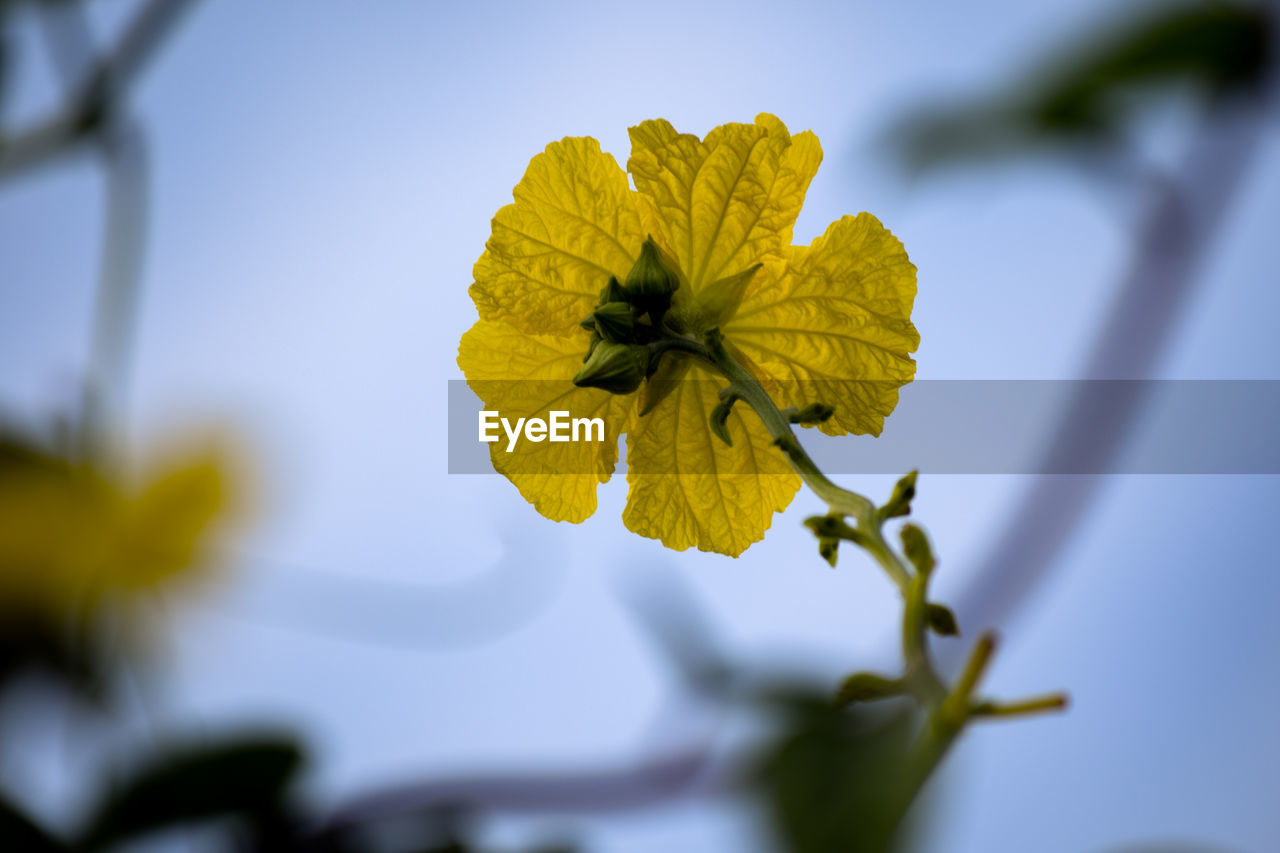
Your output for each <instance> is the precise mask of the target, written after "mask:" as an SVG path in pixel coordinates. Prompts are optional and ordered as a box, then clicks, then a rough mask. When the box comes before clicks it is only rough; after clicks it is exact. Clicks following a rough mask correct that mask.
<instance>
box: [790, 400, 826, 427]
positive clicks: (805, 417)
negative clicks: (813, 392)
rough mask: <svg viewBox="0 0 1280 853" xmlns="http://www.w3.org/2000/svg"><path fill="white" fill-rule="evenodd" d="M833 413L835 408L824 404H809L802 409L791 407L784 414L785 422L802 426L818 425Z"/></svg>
mask: <svg viewBox="0 0 1280 853" xmlns="http://www.w3.org/2000/svg"><path fill="white" fill-rule="evenodd" d="M835 413H836V407H835V406H828V405H827V404H826V403H810V404H809V405H807V406H805V407H804V408H803V409H797V408H795V407H794V406H793V407H791V408H790V409H788V410H787V411H786V412H785V414H786V416H787V420H789V421H791V423H793V424H801V425H802V426H811V425H813V424H820V423H822V422H823V421H826V420H829V419H830V418H831V416H832V415H834V414H835Z"/></svg>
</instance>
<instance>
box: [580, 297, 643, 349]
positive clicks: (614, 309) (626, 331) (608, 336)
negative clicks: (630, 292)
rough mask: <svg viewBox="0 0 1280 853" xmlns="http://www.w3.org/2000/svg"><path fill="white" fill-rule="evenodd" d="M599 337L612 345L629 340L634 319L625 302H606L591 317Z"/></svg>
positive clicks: (629, 307)
mask: <svg viewBox="0 0 1280 853" xmlns="http://www.w3.org/2000/svg"><path fill="white" fill-rule="evenodd" d="M591 319H592V320H594V321H595V328H596V330H597V331H599V332H600V336H601V337H602V338H604V339H605V340H606V341H610V342H612V343H625V342H627V341H629V340H630V339H631V330H632V329H633V328H634V327H635V318H634V317H632V316H631V306H630V305H628V304H627V303H625V302H606V303H605V304H604V305H601V306H600V307H599V308H597V309H596V310H595V312H594V313H593V314H592V315H591Z"/></svg>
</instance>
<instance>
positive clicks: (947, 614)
mask: <svg viewBox="0 0 1280 853" xmlns="http://www.w3.org/2000/svg"><path fill="white" fill-rule="evenodd" d="M924 621H925V624H926V625H928V626H929V630H931V631H933V633H935V634H937V635H938V636H940V637H958V636H960V625H959V624H958V623H957V622H956V615H955V614H954V613H952V612H951V608H950V607H947V606H946V605H945V604H934V603H933V602H929V603H928V604H926V605H925V608H924Z"/></svg>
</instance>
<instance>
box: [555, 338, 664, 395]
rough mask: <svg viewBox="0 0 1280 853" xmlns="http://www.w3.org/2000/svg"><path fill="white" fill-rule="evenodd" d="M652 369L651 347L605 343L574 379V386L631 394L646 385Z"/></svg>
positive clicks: (596, 349)
mask: <svg viewBox="0 0 1280 853" xmlns="http://www.w3.org/2000/svg"><path fill="white" fill-rule="evenodd" d="M648 366H649V349H648V347H644V346H640V345H638V344H617V343H611V342H610V341H601V342H600V343H598V344H597V345H596V346H595V348H594V349H593V350H592V351H591V354H590V357H589V358H588V359H587V363H586V364H584V365H582V369H581V370H579V371H578V374H577V375H576V376H574V377H573V384H574V385H577V386H578V387H580V388H601V389H603V390H605V391H608V392H609V393H611V394H630V393H631V392H632V391H635V390H636V389H637V388H639V387H640V383H642V382H644V376H645V371H646V369H647V368H648Z"/></svg>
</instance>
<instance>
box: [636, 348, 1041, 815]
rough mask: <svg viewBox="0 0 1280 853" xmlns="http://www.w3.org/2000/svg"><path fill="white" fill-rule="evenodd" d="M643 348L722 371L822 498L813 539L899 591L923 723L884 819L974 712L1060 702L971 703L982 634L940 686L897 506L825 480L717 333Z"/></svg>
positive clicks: (988, 644) (907, 663) (906, 804)
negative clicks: (853, 556)
mask: <svg viewBox="0 0 1280 853" xmlns="http://www.w3.org/2000/svg"><path fill="white" fill-rule="evenodd" d="M649 347H650V354H651V357H652V358H656V357H657V356H659V355H660V354H661V353H663V352H666V351H668V350H678V351H681V352H685V353H690V354H692V355H696V356H698V357H699V358H700V359H702V360H703V361H705V362H708V363H709V364H711V365H712V366H714V367H715V368H716V369H717V370H718V371H719V372H720V373H721V374H723V375H724V377H725V378H726V379H728V380H729V388H728V391H727V395H729V396H728V397H727V399H733V398H737V399H740V400H742V401H743V402H745V403H746V404H747V405H749V406H750V407H751V408H752V410H753V411H754V412H755V413H756V415H757V416H758V417H759V418H760V421H761V423H763V424H764V427H765V429H766V430H767V431H768V433H769V436H770V437H771V438H772V439H773V442H774V444H776V445H777V446H778V447H779V448H781V450H782V451H783V452H784V453H786V455H787V459H788V460H789V461H790V462H791V467H792V468H794V469H795V471H796V473H798V474H799V475H800V477H801V479H803V480H804V482H805V484H806V485H807V486H809V488H810V489H812V490H813V492H814V493H815V494H816V495H817V496H818V497H819V498H821V499H822V500H823V501H824V502H826V504H827V509H828V514H827V516H826V517H825V518H819V519H811V522H813V524H811V526H814V531H815V533H818V535H819V536H820V537H824V536H826V537H831V538H834V539H838V540H839V539H843V540H845V541H850V542H854V543H856V544H857V545H859V546H861V547H862V548H864V549H865V550H866V551H867V552H868V553H870V554H871V556H872V557H873V558H874V559H875V561H876V562H877V563H879V564H880V566H881V568H883V569H884V571H885V573H886V574H887V575H888V576H889V577H890V578H891V579H892V580H893V582H894V583H895V584H896V585H897V587H898V590H899V591H900V592H901V594H902V598H903V602H904V607H903V617H902V655H903V663H904V667H905V673H904V675H903V677H902V679H901V682H902V684H904V685H905V686H906V688H907V690H908V691H909V692H910V694H911V695H912V696H913V697H915V699H916V700H917V701H918V702H919V704H920V707H921V708H922V709H923V711H924V713H925V722H924V726H923V728H922V729H921V731H920V733H919V735H918V736H917V737H916V739H915V741H914V743H913V744H912V745H911V748H910V751H909V752H908V754H907V756H906V762H905V765H904V767H903V773H902V776H901V777H899V779H898V780H897V781H898V784H897V786H896V787H895V789H894V791H895V793H894V794H893V795H892V798H891V799H892V802H891V805H890V809H891V810H892V815H890V819H891V820H892V821H893V823H894V825H896V824H897V823H898V822H900V821H901V820H902V818H903V817H904V816H905V815H906V812H907V810H908V809H909V808H910V807H911V803H912V802H913V801H914V800H915V798H916V795H917V794H918V793H919V791H920V790H921V789H922V788H923V787H924V784H925V782H926V781H927V780H928V779H929V777H930V776H931V775H932V773H933V771H934V769H936V768H937V766H938V764H939V763H940V762H941V761H942V759H943V758H944V757H945V756H946V754H947V752H948V750H950V748H951V745H952V743H954V742H955V740H956V738H957V737H958V736H959V734H960V732H961V731H962V730H963V729H964V727H965V725H966V724H967V723H968V722H969V720H970V719H972V718H973V717H974V716H1004V715H1012V714H1025V713H1032V712H1035V711H1042V710H1049V709H1053V708H1061V707H1064V706H1065V701H1066V700H1065V698H1064V697H1062V696H1057V695H1055V696H1048V697H1043V698H1037V699H1032V700H1028V701H1025V702H1019V703H1015V704H1010V705H995V704H993V703H990V702H984V703H975V702H974V701H973V692H974V690H975V689H976V688H977V685H978V682H979V680H980V679H981V677H982V675H983V673H984V672H985V671H986V668H987V665H988V664H989V663H990V660H991V655H992V653H993V652H994V649H995V639H994V637H993V636H992V635H991V634H990V633H987V634H983V635H982V636H980V637H979V638H978V642H977V643H976V644H975V645H974V649H973V652H972V653H971V655H970V657H969V661H968V663H967V664H966V666H965V670H964V672H963V673H962V674H961V676H960V678H959V679H957V681H956V683H955V684H954V685H953V686H952V687H951V688H950V689H948V688H947V686H946V684H944V683H943V681H942V679H941V678H940V677H939V676H938V674H937V672H936V670H935V669H934V666H933V662H932V660H931V658H930V655H929V645H928V636H929V625H928V619H927V610H928V606H929V602H928V586H929V577H930V574H931V572H930V569H931V567H932V559H931V558H930V559H929V560H927V561H924V560H917V561H916V562H917V565H918V569H917V570H914V571H913V570H912V568H911V567H909V565H908V563H907V561H906V560H904V559H903V558H902V557H900V556H899V555H898V553H897V552H896V551H894V550H893V549H892V548H890V547H889V544H888V542H886V541H885V538H884V531H883V529H882V525H883V524H884V521H885V518H886V517H887V516H888V515H899V514H903V513H900V512H897V511H896V509H900V508H901V507H897V506H896V504H895V502H894V500H893V499H891V501H890V505H888V506H886V508H884V509H877V507H876V505H875V503H873V502H872V501H871V500H869V499H868V498H866V497H864V496H862V495H860V494H858V493H856V492H851V491H849V490H848V489H843V488H841V487H840V486H837V485H836V484H835V483H833V482H831V480H829V479H827V477H826V475H825V474H823V473H822V471H821V470H819V468H818V466H817V465H816V464H814V461H813V460H812V459H811V458H810V457H809V454H808V453H806V452H805V450H804V447H802V446H801V444H800V442H799V440H798V439H797V438H796V436H795V432H794V431H793V430H792V428H791V421H790V418H789V417H788V416H787V414H785V413H784V412H782V411H781V410H780V409H779V408H778V406H777V404H776V403H774V401H773V398H771V397H770V396H769V394H768V392H767V391H765V389H764V387H763V386H762V385H761V384H760V382H759V381H758V380H757V379H756V378H755V377H754V376H752V375H751V373H750V372H749V371H748V370H747V369H746V368H744V367H743V366H742V365H741V364H739V363H738V362H737V361H736V360H735V359H734V358H733V356H732V355H731V354H730V353H729V351H728V350H727V349H726V348H725V345H724V340H723V338H722V337H721V336H720V333H719V331H718V330H716V329H712V330H711V331H710V332H708V333H707V334H706V337H705V343H704V342H701V341H696V340H693V339H692V338H687V337H684V336H679V335H669V336H666V337H662V338H659V339H658V340H657V341H654V342H652V343H650V344H649ZM896 496H897V492H896V491H895V497H896ZM846 518H853V519H854V521H855V526H854V527H852V528H850V527H849V526H848V524H846V523H845V519H846Z"/></svg>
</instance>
